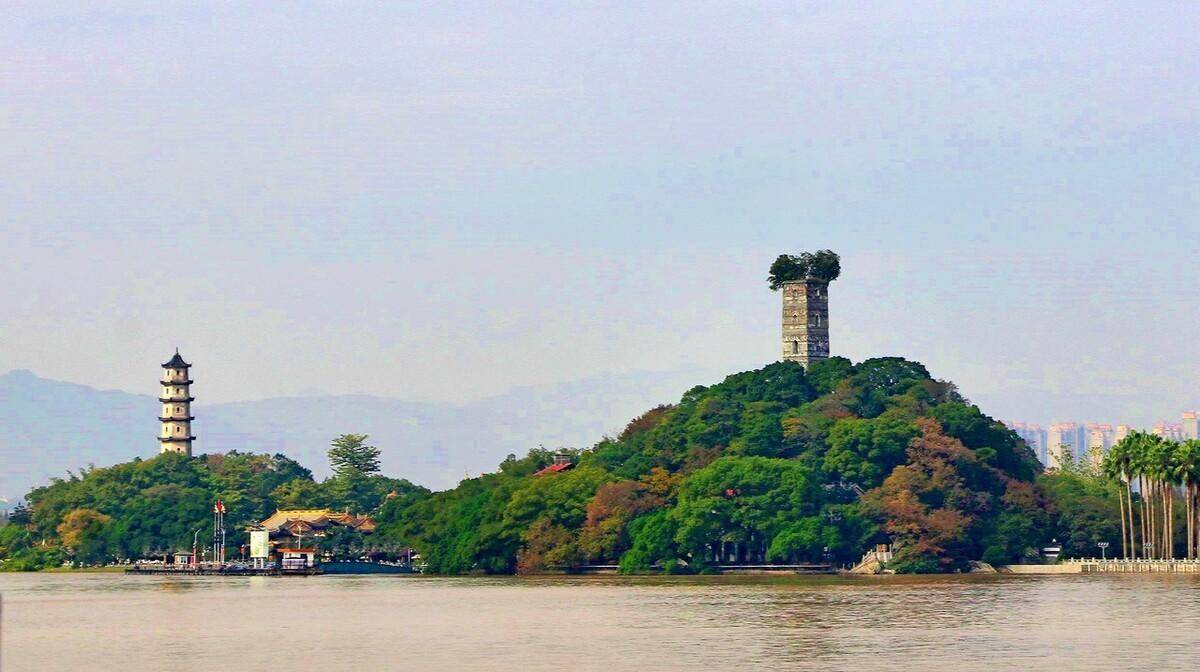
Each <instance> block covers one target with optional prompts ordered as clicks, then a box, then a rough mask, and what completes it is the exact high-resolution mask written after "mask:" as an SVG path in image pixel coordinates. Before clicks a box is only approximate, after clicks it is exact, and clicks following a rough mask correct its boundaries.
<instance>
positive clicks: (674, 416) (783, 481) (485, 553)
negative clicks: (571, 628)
mask: <svg viewBox="0 0 1200 672" xmlns="http://www.w3.org/2000/svg"><path fill="white" fill-rule="evenodd" d="M552 457H553V455H552V454H551V453H550V452H548V451H543V450H537V451H533V452H531V453H530V454H529V455H528V456H526V457H525V458H523V459H516V458H513V457H510V458H509V459H508V460H506V461H505V462H504V463H503V464H502V465H501V467H500V470H499V472H498V473H495V474H486V475H484V476H481V477H479V478H474V479H469V480H466V481H463V482H462V483H461V484H460V485H459V486H458V487H457V488H454V489H452V490H448V491H445V492H439V493H436V494H434V495H432V496H430V497H427V498H420V499H409V500H396V501H393V502H389V503H388V504H387V505H385V507H384V509H383V511H381V513H380V519H381V521H382V526H381V530H386V533H387V534H388V535H392V536H394V537H396V538H398V539H403V540H404V542H405V543H408V544H412V545H413V546H414V547H416V548H418V549H419V550H420V551H421V552H422V554H423V556H424V558H425V559H426V561H427V562H428V563H429V568H430V569H431V570H433V571H437V572H445V573H462V572H513V571H537V570H540V569H546V568H569V567H571V566H578V565H583V564H613V563H615V564H619V565H620V567H621V569H622V570H623V571H626V572H637V571H650V570H652V569H655V568H658V569H661V570H663V571H669V572H670V571H705V570H706V569H707V568H709V567H711V566H713V565H715V564H720V563H724V562H735V561H736V562H780V563H794V562H816V561H823V560H830V561H834V562H853V561H855V560H857V559H858V557H859V555H860V554H861V553H862V551H863V549H864V547H866V546H868V545H869V544H871V543H874V542H877V541H888V540H890V541H893V542H897V543H898V544H899V545H900V546H901V548H904V549H906V550H905V551H904V555H903V558H902V560H903V562H902V563H901V565H900V566H901V567H902V568H904V567H907V568H908V569H911V570H914V571H938V570H950V569H955V568H960V567H963V566H965V565H966V563H967V562H968V561H970V560H975V559H979V558H980V557H982V556H984V555H985V554H987V555H989V557H992V558H993V559H1001V558H1003V559H1005V560H1010V559H1011V560H1015V559H1018V558H1019V557H1021V556H1022V555H1023V554H1025V553H1026V552H1027V551H1028V549H1030V548H1033V547H1036V546H1037V545H1038V544H1040V543H1042V541H1043V540H1045V539H1048V535H1049V534H1050V530H1049V525H1050V523H1049V520H1048V518H1047V516H1046V515H1045V512H1044V510H1042V509H1041V508H1039V507H1043V506H1044V501H1043V499H1042V496H1041V495H1040V490H1039V489H1038V488H1037V486H1036V485H1035V484H1034V482H1033V479H1034V477H1035V475H1036V474H1037V473H1038V472H1039V471H1040V468H1039V465H1038V463H1037V461H1036V458H1035V457H1034V456H1033V454H1032V453H1031V452H1030V451H1029V449H1028V448H1027V447H1026V446H1025V445H1024V443H1023V442H1021V441H1020V439H1018V438H1017V437H1016V435H1015V434H1013V433H1012V432H1010V431H1008V430H1007V429H1005V428H1004V427H1003V426H1001V425H1000V424H999V423H997V422H995V421H994V420H992V419H990V418H988V417H987V416H985V415H983V414H982V413H981V412H980V411H979V409H978V408H976V407H974V406H971V405H969V404H968V403H967V402H965V400H963V399H962V398H961V397H960V396H959V395H958V393H957V392H956V391H955V389H954V387H953V386H952V385H950V384H948V383H944V382H939V381H936V380H934V379H933V378H932V377H931V376H930V375H929V373H928V372H927V371H926V370H925V368H924V367H922V366H921V365H920V364H917V363H915V362H910V361H907V360H903V359H899V358H879V359H872V360H868V361H865V362H862V363H861V364H858V365H853V364H851V363H850V362H849V361H847V360H845V359H842V358H832V359H829V360H826V361H822V362H818V363H816V364H813V365H812V366H811V367H810V368H809V370H808V371H807V372H806V371H805V370H804V368H803V367H801V366H800V365H798V364H795V363H791V362H781V363H776V364H771V365H769V366H767V367H765V368H763V369H760V370H757V371H750V372H746V373H739V374H735V375H732V376H729V377H728V378H726V379H725V380H724V381H723V382H722V383H720V384H718V385H714V386H712V387H703V386H701V387H696V388H693V389H691V390H689V391H688V392H687V393H685V394H684V396H683V398H682V399H681V400H680V402H679V403H678V404H676V405H674V406H660V407H658V408H655V409H652V410H651V411H649V412H647V413H646V414H645V415H643V416H641V417H639V418H637V419H635V420H633V421H632V422H630V423H629V425H628V426H627V427H626V429H625V430H624V431H623V432H622V433H621V434H620V435H619V436H617V437H615V438H606V439H604V440H602V441H601V442H600V443H598V444H597V445H596V446H594V447H593V448H591V449H589V450H585V451H576V452H573V453H572V455H571V457H572V459H573V460H574V462H575V464H576V467H575V468H574V469H573V470H570V471H566V472H561V473H548V474H542V475H538V476H535V475H534V473H535V472H536V471H537V470H538V469H540V468H541V467H544V466H545V465H547V464H549V463H550V461H551V459H552Z"/></svg>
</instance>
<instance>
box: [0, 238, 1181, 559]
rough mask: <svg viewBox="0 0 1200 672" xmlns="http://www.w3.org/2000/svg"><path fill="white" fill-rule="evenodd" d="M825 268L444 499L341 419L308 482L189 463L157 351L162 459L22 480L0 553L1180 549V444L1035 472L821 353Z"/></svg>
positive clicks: (986, 433)
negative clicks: (773, 358)
mask: <svg viewBox="0 0 1200 672" xmlns="http://www.w3.org/2000/svg"><path fill="white" fill-rule="evenodd" d="M840 273H841V260H840V258H839V257H838V255H837V254H836V253H834V252H832V251H830V250H821V251H817V252H813V253H807V252H806V253H802V254H799V255H781V256H780V257H779V258H778V259H776V260H775V262H774V263H773V264H771V267H770V273H769V276H768V286H769V288H770V289H772V290H783V323H782V324H783V353H782V355H783V356H782V358H781V361H778V362H774V363H770V364H767V365H765V366H763V367H761V368H759V369H756V370H753V371H743V372H738V373H733V374H731V375H729V376H727V377H726V378H725V379H724V380H722V381H719V382H716V383H715V384H711V385H697V386H696V387H693V388H692V389H690V390H688V391H687V392H686V393H685V394H684V395H683V396H682V397H681V398H680V399H678V400H677V401H675V402H674V403H671V404H666V405H660V406H657V407H655V408H651V409H649V410H647V411H646V412H645V413H643V414H642V415H640V416H638V417H636V418H633V419H632V420H630V421H629V423H628V424H627V425H626V426H625V428H624V429H623V430H622V431H620V432H619V433H617V434H616V435H615V436H610V437H604V438H602V439H601V440H599V441H598V442H597V443H596V444H595V445H592V446H590V447H588V448H582V449H580V448H562V449H557V450H545V449H540V448H539V449H535V450H531V451H530V452H529V453H528V454H526V455H524V456H520V457H518V456H516V455H509V456H508V458H507V459H505V460H504V461H502V462H501V463H500V464H499V466H498V468H497V469H496V471H494V472H493V473H487V474H483V475H481V476H478V477H475V478H468V479H465V480H463V481H462V482H461V483H459V485H458V486H457V487H455V488H453V489H450V490H445V491H442V492H430V491H429V490H427V489H425V488H422V487H420V486H417V485H414V484H412V483H410V482H408V481H406V480H403V479H399V478H391V477H387V476H384V475H382V474H381V473H379V454H380V452H379V451H380V449H379V448H376V447H374V446H371V445H370V444H369V443H368V442H367V441H368V437H366V436H365V435H362V434H346V435H342V436H339V437H336V438H334V439H333V442H332V446H331V448H330V451H329V459H330V463H331V467H332V471H333V475H332V476H331V477H330V478H327V479H325V480H323V481H317V480H316V479H314V478H313V476H312V472H311V471H309V470H308V469H307V468H305V467H304V466H303V465H300V464H298V463H296V462H295V461H293V460H291V459H289V458H287V457H286V456H283V455H254V454H243V453H237V452H231V453H226V454H201V455H198V456H193V455H192V446H193V443H196V444H197V445H202V444H200V443H199V441H200V439H198V438H197V437H195V436H193V435H192V434H191V430H190V422H191V419H192V415H191V408H190V407H189V406H188V402H190V401H191V397H190V393H189V392H188V389H187V384H188V383H190V382H191V380H190V376H189V375H188V373H187V369H186V367H187V366H189V365H188V364H187V363H186V362H184V361H183V360H182V358H180V357H179V355H178V353H176V355H175V358H173V359H172V360H171V361H169V362H168V363H167V364H164V365H163V366H164V368H166V369H167V371H168V373H167V374H165V375H166V377H165V378H164V379H163V381H162V384H163V386H164V396H163V399H162V400H161V401H162V403H163V404H164V407H163V409H162V410H161V412H162V416H161V417H160V418H159V420H160V422H161V425H162V429H161V435H160V437H159V439H160V443H161V444H162V445H163V449H162V454H161V455H159V456H157V457H155V458H153V459H145V460H143V459H135V460H134V461H132V462H128V463H125V464H119V465H116V466H112V467H106V468H90V467H89V468H87V469H84V470H82V471H81V472H80V473H78V474H71V475H70V476H69V477H68V478H62V479H55V480H54V481H53V482H52V483H50V484H48V485H45V486H43V487H39V488H36V489H34V490H33V491H32V492H30V493H29V494H28V496H27V497H26V503H24V504H22V505H20V506H19V507H17V509H16V510H14V512H13V515H12V516H11V520H10V521H9V524H8V525H6V526H4V527H3V528H0V568H2V569H4V570H36V569H42V568H49V567H59V566H62V565H64V564H66V565H74V566H88V565H97V564H103V563H111V562H131V561H134V560H138V559H146V558H158V557H162V558H164V559H166V558H168V557H170V556H172V555H173V554H178V553H183V554H185V557H186V552H187V551H188V550H189V549H190V550H193V551H195V552H197V553H202V552H203V547H204V546H205V545H206V544H205V543H204V540H205V539H208V538H211V539H212V540H213V541H212V543H211V545H210V548H211V550H210V551H209V553H210V554H211V555H210V556H206V559H207V560H210V561H213V560H217V557H215V556H216V555H217V554H218V553H219V554H220V557H219V559H220V560H221V561H222V562H224V561H225V560H227V559H228V558H229V557H239V556H244V555H245V547H246V546H247V545H248V544H249V541H250V539H249V535H251V534H252V533H253V532H254V531H255V530H260V531H262V530H265V531H267V532H269V536H270V541H271V542H272V543H273V544H274V546H275V547H278V549H286V548H292V549H295V548H299V547H303V548H304V549H305V553H304V554H303V555H304V556H305V557H306V558H308V560H306V562H309V561H312V560H314V559H315V558H317V557H324V558H325V559H327V560H339V559H340V560H363V559H374V560H383V561H396V560H398V558H400V557H401V556H403V557H405V558H406V559H407V560H408V561H410V562H413V561H419V564H420V568H422V569H424V570H425V571H427V572H430V573H437V574H468V573H480V574H510V573H537V572H595V571H619V572H622V573H627V574H639V573H717V572H725V571H735V570H738V569H739V568H740V569H746V568H757V569H758V570H762V571H769V570H772V569H777V570H783V571H796V570H800V569H803V568H816V569H818V570H822V569H823V570H825V571H833V570H836V569H838V568H851V567H855V566H857V567H859V568H860V569H863V568H865V569H866V570H867V571H882V570H885V569H886V571H889V572H915V573H928V572H955V571H969V570H972V569H979V568H980V567H981V566H984V565H985V564H991V565H1011V564H1017V563H1023V562H1040V561H1041V560H1040V558H1041V556H1042V551H1043V549H1044V548H1047V547H1050V546H1051V545H1055V547H1058V546H1061V550H1062V553H1063V554H1064V555H1066V556H1073V557H1084V556H1087V555H1090V554H1092V552H1093V550H1094V549H1095V547H1096V544H1097V543H1104V544H1109V545H1111V547H1112V548H1113V549H1114V555H1117V556H1118V557H1124V558H1130V559H1133V558H1140V559H1146V560H1148V559H1152V558H1157V559H1163V558H1172V557H1186V558H1195V557H1196V555H1197V542H1196V539H1197V537H1196V535H1197V530H1198V529H1200V525H1197V524H1196V516H1197V513H1198V512H1200V506H1197V502H1196V499H1197V492H1198V488H1197V483H1198V482H1200V478H1197V467H1196V466H1195V465H1197V464H1200V443H1197V442H1195V441H1192V442H1185V443H1182V444H1175V443H1171V442H1166V441H1164V440H1162V439H1159V438H1158V437H1151V436H1149V435H1145V434H1141V433H1134V434H1131V435H1130V436H1129V437H1126V439H1124V440H1123V441H1122V442H1121V443H1120V444H1118V446H1117V447H1116V448H1114V449H1113V450H1112V451H1111V452H1110V454H1109V456H1108V457H1106V458H1105V459H1104V460H1103V461H1097V462H1095V463H1093V464H1073V463H1070V462H1069V461H1068V462H1067V463H1064V464H1062V465H1059V467H1058V468H1056V469H1054V470H1052V471H1050V472H1045V471H1044V470H1043V468H1042V465H1041V464H1040V463H1039V462H1038V460H1037V458H1036V457H1035V455H1034V453H1033V452H1032V451H1031V450H1030V449H1029V447H1028V446H1027V445H1026V444H1025V443H1024V442H1023V441H1022V440H1021V439H1020V438H1019V437H1018V436H1017V435H1016V434H1015V433H1014V432H1012V431H1011V430H1009V429H1007V428H1006V427H1005V426H1004V425H1002V424H1001V423H999V422H997V421H996V420H995V419H993V418H991V417H989V416H988V415H987V414H985V413H984V412H983V411H982V410H981V409H980V408H978V407H977V406H975V405H973V404H972V403H970V401H968V400H967V399H966V398H964V397H963V395H961V394H960V393H959V391H958V389H957V388H956V387H955V385H954V384H953V383H951V382H949V381H945V380H940V379H938V378H936V377H935V376H933V375H932V374H931V373H930V372H929V371H928V370H927V369H926V367H925V366H923V365H922V364H920V363H919V362H915V361H911V360H908V359H904V358H901V357H878V358H872V359H867V360H865V361H861V362H852V361H850V360H848V359H846V358H844V357H839V356H832V355H830V353H829V340H828V333H829V332H828V294H827V288H828V285H829V283H830V282H832V281H834V280H836V279H837V278H838V276H839V275H840ZM176 360H178V361H176ZM172 367H173V368H172ZM1189 465H1190V466H1189ZM1134 484H1136V486H1137V487H1134ZM1177 505H1178V507H1179V508H1178V509H1176V508H1175V507H1176V506H1177ZM214 506H217V507H218V508H219V511H218V513H219V514H220V518H219V519H218V520H219V521H220V522H210V520H211V518H210V517H211V515H212V511H213V510H214V509H213V507H214ZM1176 511H1178V512H1179V513H1181V514H1182V515H1179V514H1178V513H1176ZM289 512H290V513H289ZM226 521H227V522H226ZM227 524H228V531H229V532H231V534H230V543H229V544H228V547H226V545H225V538H226V537H225V532H226V525H227ZM218 528H219V529H218ZM268 528H269V529H268ZM218 533H219V534H218ZM265 533H266V532H264V534H265ZM1177 533H1178V534H1177ZM198 545H199V546H200V547H201V548H200V550H196V549H197V546H198ZM218 549H219V550H218ZM1155 549H1156V550H1155ZM226 550H228V552H229V554H228V555H226ZM280 555H282V552H280ZM292 555H299V553H293V554H292ZM187 561H188V562H192V563H197V562H198V561H199V558H198V557H197V556H195V555H193V556H191V558H190V559H189V560H187Z"/></svg>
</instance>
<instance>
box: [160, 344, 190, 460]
mask: <svg viewBox="0 0 1200 672" xmlns="http://www.w3.org/2000/svg"><path fill="white" fill-rule="evenodd" d="M191 366H192V365H191V364H188V363H187V362H185V361H183V357H181V356H179V349H178V348H177V349H176V350H175V356H174V357H172V358H171V359H170V361H168V362H167V363H166V364H163V365H162V368H163V375H162V379H161V380H160V381H159V384H160V385H162V393H161V394H160V395H159V397H158V401H159V403H161V404H162V413H160V414H159V416H158V422H159V423H160V425H161V428H160V430H159V433H158V446H159V448H158V452H160V453H183V454H184V455H187V456H188V457H191V456H192V441H194V440H195V439H196V437H195V436H194V435H193V434H192V420H193V418H192V393H191V385H192V379H191V378H190V377H189V376H188V369H189V368H191Z"/></svg>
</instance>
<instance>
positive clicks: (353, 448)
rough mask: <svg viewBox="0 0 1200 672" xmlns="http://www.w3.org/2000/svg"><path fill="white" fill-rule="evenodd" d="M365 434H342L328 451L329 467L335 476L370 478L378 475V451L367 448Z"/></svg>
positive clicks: (371, 447)
mask: <svg viewBox="0 0 1200 672" xmlns="http://www.w3.org/2000/svg"><path fill="white" fill-rule="evenodd" d="M366 443H367V435H366V434H342V435H341V436H339V437H337V438H336V439H334V440H333V445H332V447H330V449H329V466H331V467H333V473H334V475H336V476H343V477H351V476H370V475H372V474H377V473H379V452H380V451H379V449H378V448H376V447H375V446H368V445H366Z"/></svg>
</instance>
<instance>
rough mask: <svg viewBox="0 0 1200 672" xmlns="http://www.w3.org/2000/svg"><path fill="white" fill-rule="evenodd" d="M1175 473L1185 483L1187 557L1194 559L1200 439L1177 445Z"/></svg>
mask: <svg viewBox="0 0 1200 672" xmlns="http://www.w3.org/2000/svg"><path fill="white" fill-rule="evenodd" d="M1174 466H1175V475H1176V479H1177V481H1178V482H1179V483H1180V484H1182V485H1183V498H1184V503H1185V505H1186V507H1187V516H1186V518H1187V559H1188V560H1192V559H1194V558H1195V557H1196V555H1197V551H1198V550H1200V549H1198V548H1197V546H1198V544H1197V539H1196V533H1197V528H1198V527H1200V526H1197V524H1196V516H1197V513H1200V512H1198V511H1197V506H1196V495H1197V484H1200V440H1197V439H1189V440H1187V441H1184V442H1183V443H1180V444H1178V445H1177V446H1176V447H1175V455H1174Z"/></svg>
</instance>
